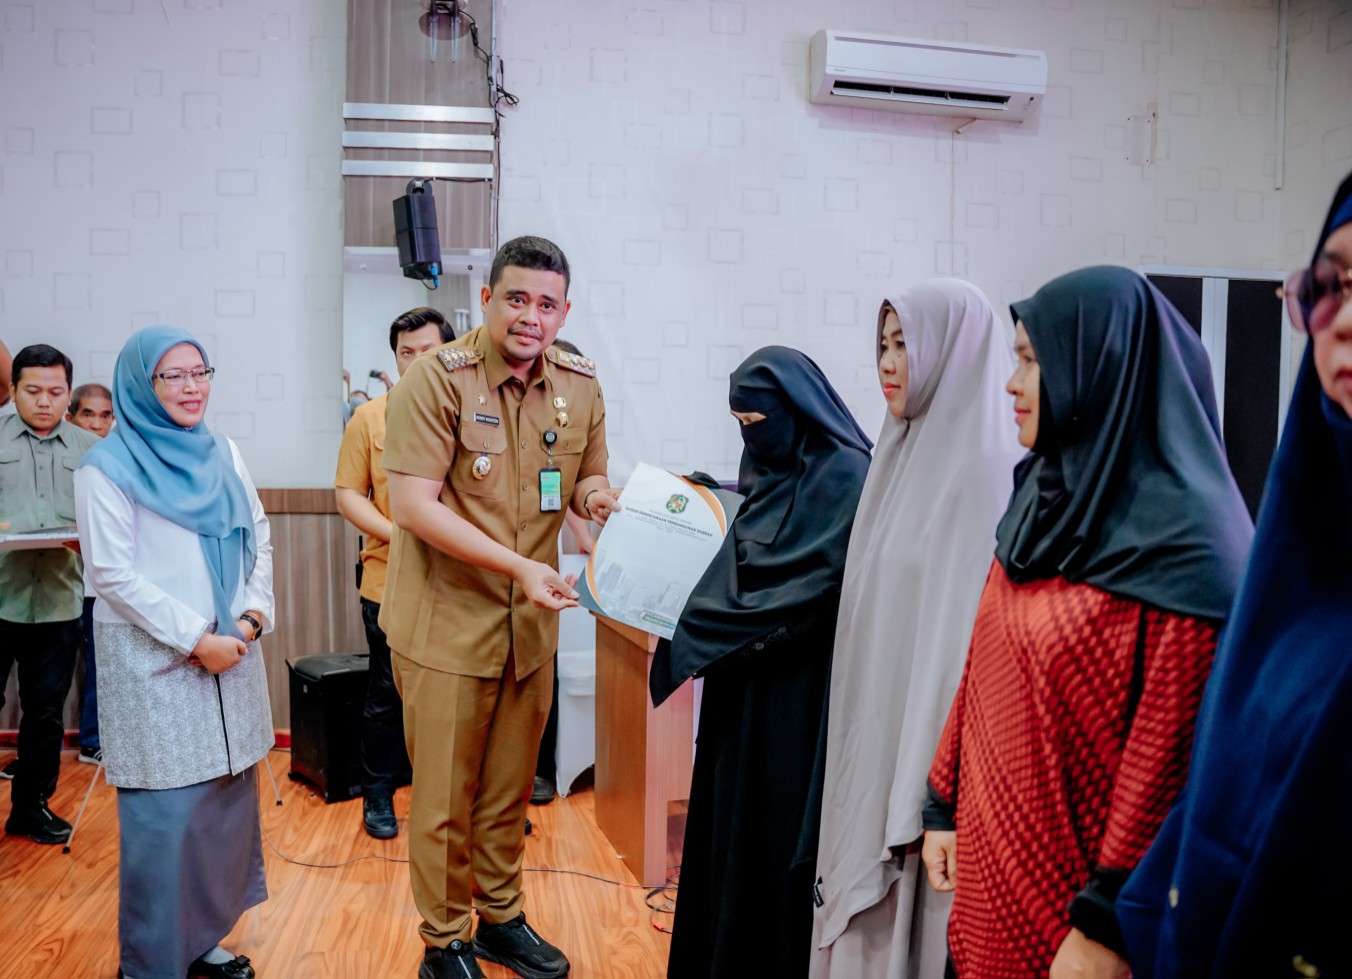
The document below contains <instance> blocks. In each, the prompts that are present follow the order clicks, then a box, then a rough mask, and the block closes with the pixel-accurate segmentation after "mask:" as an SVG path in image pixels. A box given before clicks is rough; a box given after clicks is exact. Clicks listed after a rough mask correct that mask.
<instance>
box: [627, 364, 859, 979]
mask: <svg viewBox="0 0 1352 979" xmlns="http://www.w3.org/2000/svg"><path fill="white" fill-rule="evenodd" d="M730 386H731V391H730V393H729V396H728V403H729V406H730V407H731V409H732V412H733V414H734V415H736V416H737V418H738V420H739V421H740V422H741V423H742V428H741V432H742V440H743V442H744V443H745V447H746V448H745V451H744V452H743V454H742V466H741V473H740V477H739V479H738V487H737V488H738V491H739V492H741V493H742V494H743V495H744V496H745V497H746V499H745V501H744V502H743V504H742V507H741V509H740V510H739V511H738V513H737V516H736V518H735V519H734V520H733V522H732V527H731V528H730V530H729V532H728V535H727V537H726V538H724V540H723V546H722V548H721V549H720V550H719V552H718V553H717V555H715V557H714V560H713V562H712V563H711V564H710V565H709V568H708V569H707V570H706V571H705V573H704V576H703V577H702V578H701V579H700V581H699V583H698V584H697V585H696V586H695V589H694V591H693V592H692V593H691V595H690V598H689V599H688V600H687V602H686V605H685V609H684V611H683V612H682V613H681V618H680V621H679V622H678V623H677V626H676V633H675V636H674V637H673V638H672V640H671V641H670V642H665V641H663V642H662V643H660V644H659V645H658V648H657V653H656V655H655V656H654V659H653V666H652V673H651V675H650V679H649V689H650V690H651V692H652V696H653V702H654V703H657V704H660V703H662V701H664V700H665V699H666V698H667V697H668V696H670V695H671V693H672V691H674V690H675V689H676V688H677V687H678V686H680V684H681V683H682V682H684V681H685V680H686V679H687V678H688V677H691V676H695V675H701V676H703V677H704V696H703V700H702V702H701V705H700V718H699V736H698V739H697V744H698V747H697V749H696V751H695V770H694V777H693V783H692V785H691V789H690V813H689V817H688V819H687V822H686V832H685V849H684V853H683V856H682V860H681V874H680V888H679V891H678V897H677V900H676V922H675V926H674V934H673V937H672V942H671V958H670V961H669V963H668V971H667V975H668V976H669V977H671V979H732V977H738V979H741V977H744V976H762V975H764V976H799V975H806V974H807V968H808V956H809V953H810V949H811V939H812V868H813V866H814V864H813V861H814V860H815V858H816V855H817V827H818V825H819V817H820V810H821V785H822V772H821V767H820V766H821V764H822V762H823V760H824V758H825V750H826V741H825V738H826V704H827V699H828V696H829V687H830V672H831V650H832V647H833V644H834V640H835V628H836V613H837V610H838V608H839V605H840V587H841V582H842V580H843V578H844V572H845V551H846V547H847V545H848V543H849V538H850V528H851V527H852V526H853V524H854V513H855V509H856V507H857V506H858V504H859V495H860V493H861V492H862V491H863V488H864V476H865V474H866V473H867V470H868V464H869V450H870V449H871V448H872V443H871V442H870V441H869V440H868V438H867V436H865V435H864V433H863V431H861V430H860V428H859V426H858V425H857V424H856V423H855V420H854V418H853V417H852V416H851V415H850V412H849V409H848V408H846V407H845V404H844V402H843V401H841V399H840V396H839V395H838V394H836V392H835V390H834V389H833V388H832V387H831V385H830V383H829V382H828V381H827V380H826V376H825V375H824V374H823V373H822V372H821V369H820V368H818V367H817V365H816V364H814V363H813V362H812V361H811V360H810V359H808V358H807V357H806V356H805V355H803V354H801V353H799V352H798V351H796V350H790V349H788V348H786V347H766V348H764V349H762V350H758V351H756V352H755V353H754V354H752V355H751V356H750V357H748V358H747V360H746V361H745V362H744V363H743V364H742V365H741V366H740V367H738V368H737V370H736V371H734V372H733V374H732V378H731V385H730Z"/></svg>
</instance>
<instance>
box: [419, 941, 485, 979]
mask: <svg viewBox="0 0 1352 979" xmlns="http://www.w3.org/2000/svg"><path fill="white" fill-rule="evenodd" d="M418 979H484V970H483V969H480V968H479V963H478V961H477V960H476V959H475V958H474V946H473V944H472V943H470V944H466V943H465V942H461V941H454V942H451V944H450V945H447V946H446V947H445V948H429V949H428V950H427V951H426V952H423V960H422V965H420V966H418Z"/></svg>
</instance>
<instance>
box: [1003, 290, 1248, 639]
mask: <svg viewBox="0 0 1352 979" xmlns="http://www.w3.org/2000/svg"><path fill="white" fill-rule="evenodd" d="M1011 309H1012V312H1013V314H1014V317H1015V319H1016V320H1021V321H1022V322H1023V325H1024V328H1025V329H1026V330H1027V331H1028V336H1029V339H1030V340H1031V341H1032V344H1033V350H1034V352H1035V353H1036V356H1037V360H1038V363H1039V364H1040V365H1041V374H1042V394H1041V403H1040V405H1039V420H1038V439H1037V444H1036V445H1035V446H1034V448H1033V451H1032V452H1031V453H1030V454H1029V455H1028V456H1027V457H1026V458H1025V459H1024V461H1023V462H1021V463H1020V464H1019V466H1018V468H1017V469H1016V470H1015V475H1014V480H1015V489H1014V495H1013V497H1012V498H1011V499H1010V504H1009V509H1008V510H1007V511H1006V513H1005V515H1004V517H1003V518H1002V519H1001V521H1000V524H999V527H998V528H997V530H996V551H995V553H996V557H997V558H998V559H999V561H1000V564H1001V565H1002V566H1003V568H1004V569H1005V573H1006V574H1008V575H1009V577H1010V579H1011V580H1013V581H1016V582H1026V581H1033V580H1037V579H1041V578H1052V577H1064V578H1066V579H1068V580H1070V581H1073V582H1085V583H1088V584H1091V585H1094V586H1095V587H1097V588H1101V589H1102V590H1104V591H1107V592H1110V593H1112V594H1114V595H1118V596H1121V597H1123V598H1129V599H1133V600H1135V601H1138V602H1141V603H1143V604H1146V605H1150V606H1153V607H1155V608H1161V609H1168V610H1169V611H1173V612H1180V613H1183V614H1184V615H1193V616H1200V617H1203V618H1209V619H1222V618H1224V617H1225V615H1226V613H1227V611H1229V608H1230V603H1231V601H1232V600H1233V599H1234V595H1235V591H1236V589H1237V588H1238V585H1239V578H1240V574H1241V572H1242V571H1243V567H1244V557H1245V554H1246V553H1247V551H1248V546H1249V541H1250V540H1251V538H1252V536H1253V523H1252V521H1251V520H1250V518H1249V514H1248V511H1247V509H1246V508H1245V506H1244V501H1243V499H1242V497H1241V496H1240V494H1239V489H1238V487H1237V486H1236V485H1235V481H1234V477H1233V476H1232V475H1231V474H1230V467H1229V464H1228V462H1227V461H1226V457H1225V449H1224V448H1223V447H1222V445H1221V437H1220V422H1219V421H1218V415H1217V411H1216V397H1215V394H1214V392H1213V390H1212V384H1211V371H1210V367H1209V365H1208V361H1207V357H1206V352H1205V350H1204V349H1203V347H1202V343H1201V340H1200V339H1199V338H1198V336H1197V334H1196V333H1195V332H1194V331H1193V329H1192V327H1190V326H1189V325H1188V323H1187V321H1186V320H1184V319H1183V317H1182V315H1181V314H1180V313H1179V312H1178V311H1177V310H1176V309H1174V307H1173V306H1172V305H1171V304H1170V303H1169V301H1168V300H1167V299H1165V298H1164V296H1162V295H1161V294H1160V293H1159V292H1158V291H1157V290H1156V289H1155V287H1154V286H1152V285H1150V283H1148V282H1147V281H1146V280H1145V279H1143V278H1142V277H1141V276H1139V275H1137V274H1136V273H1135V272H1132V271H1130V270H1128V269H1124V268H1117V267H1114V266H1098V267H1094V268H1085V269H1079V270H1078V271H1075V272H1070V273H1068V274H1066V275H1063V276H1060V277H1059V278H1056V279H1053V280H1052V281H1051V282H1049V283H1047V285H1045V286H1043V287H1042V288H1041V289H1039V290H1038V291H1037V293H1036V294H1034V295H1033V297H1032V298H1031V299H1025V300H1023V301H1022V302H1018V303H1015V304H1014V305H1013V306H1012V307H1011Z"/></svg>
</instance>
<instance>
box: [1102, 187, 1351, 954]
mask: <svg viewBox="0 0 1352 979" xmlns="http://www.w3.org/2000/svg"><path fill="white" fill-rule="evenodd" d="M1350 269H1352V176H1349V177H1348V178H1347V179H1346V180H1344V181H1343V184H1342V186H1341V187H1340V188H1339V189H1338V193H1337V195H1336V196H1335V197H1334V200H1333V205H1332V207H1331V208H1330V209H1329V213H1328V217H1327V219H1326V220H1325V223H1324V228H1323V232H1322V233H1321V234H1320V236H1319V244H1318V246H1317V247H1316V248H1315V251H1314V258H1313V260H1312V263H1311V267H1310V268H1309V269H1306V270H1303V271H1302V272H1298V273H1296V274H1295V275H1293V276H1292V277H1291V279H1290V280H1288V282H1287V286H1286V288H1285V290H1284V293H1285V296H1286V300H1287V308H1288V310H1289V311H1290V315H1291V321H1292V325H1293V326H1295V327H1296V328H1297V329H1298V330H1302V331H1303V332H1306V333H1308V335H1309V338H1310V339H1309V343H1308V344H1307V347H1306V350H1305V355H1304V358H1303V360H1302V361H1301V365H1300V372H1299V375H1298V376H1297V378H1296V384H1295V389H1294V391H1293V392H1292V394H1291V404H1290V408H1289V410H1288V411H1287V415H1286V424H1285V427H1284V428H1283V430H1282V436H1281V442H1280V444H1279V445H1278V447H1277V453H1276V456H1275V457H1274V459H1273V462H1272V469H1271V472H1270V473H1269V475H1268V481H1267V486H1266V488H1265V490H1264V493H1263V503H1262V507H1261V509H1260V510H1259V512H1258V531H1257V535H1256V536H1255V538H1254V547H1253V552H1252V554H1251V556H1250V559H1249V565H1248V569H1247V570H1246V572H1245V576H1244V581H1243V584H1242V585H1241V587H1240V592H1239V597H1238V599H1237V600H1236V602H1235V607H1234V611H1233V612H1232V613H1231V616H1230V625H1229V626H1228V628H1227V630H1226V634H1225V637H1224V639H1223V641H1222V643H1221V647H1220V650H1219V651H1218V652H1217V655H1216V669H1215V672H1214V673H1213V675H1212V678H1211V682H1210V684H1209V685H1208V687H1207V695H1206V700H1205V702H1204V704H1203V707H1202V713H1201V715H1200V717H1199V718H1198V723H1197V742H1196V748H1195V750H1194V752H1193V756H1192V770H1191V774H1190V775H1189V778H1188V785H1187V788H1186V790H1185V791H1184V794H1183V796H1182V798H1181V799H1180V800H1179V803H1178V805H1177V806H1176V807H1175V808H1174V811H1173V812H1172V813H1171V814H1170V816H1169V819H1168V821H1167V822H1166V823H1165V824H1164V828H1163V829H1162V830H1161V832H1160V836H1159V839H1158V840H1157V841H1156V843H1155V845H1154V846H1153V847H1152V848H1151V850H1150V852H1149V853H1148V854H1146V857H1145V860H1144V861H1143V862H1142V864H1141V866H1140V867H1139V868H1138V869H1137V871H1136V874H1135V875H1134V876H1133V877H1132V879H1131V882H1130V883H1129V884H1128V886H1127V888H1126V890H1125V891H1124V892H1123V894H1122V897H1121V899H1120V900H1119V915H1120V916H1121V918H1122V928H1123V932H1124V933H1125V935H1126V939H1127V946H1128V949H1129V951H1130V953H1131V964H1132V968H1133V970H1134V974H1135V975H1136V976H1138V977H1142V979H1175V977H1179V979H1181V977H1185V976H1186V977H1188V979H1206V977H1215V979H1220V977H1227V979H1228V977H1232V976H1264V977H1269V979H1285V977H1324V979H1329V977H1334V976H1338V977H1344V976H1349V975H1352V945H1349V943H1348V939H1347V918H1348V912H1349V909H1352V899H1349V897H1348V894H1349V890H1350V889H1352V842H1349V838H1348V829H1349V827H1352V273H1350V272H1349V270H1350Z"/></svg>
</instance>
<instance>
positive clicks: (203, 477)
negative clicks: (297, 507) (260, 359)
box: [80, 326, 258, 639]
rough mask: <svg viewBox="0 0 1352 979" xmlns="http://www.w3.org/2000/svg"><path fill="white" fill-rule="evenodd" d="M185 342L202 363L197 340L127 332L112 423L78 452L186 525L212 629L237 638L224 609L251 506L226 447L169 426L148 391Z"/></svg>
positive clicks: (245, 557)
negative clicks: (206, 585)
mask: <svg viewBox="0 0 1352 979" xmlns="http://www.w3.org/2000/svg"><path fill="white" fill-rule="evenodd" d="M180 343H190V344H192V345H193V346H194V347H196V348H197V349H198V351H200V352H201V354H202V362H203V363H210V362H209V360H208V359H207V352H206V350H205V349H203V347H202V345H201V344H200V343H199V342H198V341H197V340H196V339H194V338H193V336H192V335H191V334H190V333H188V332H187V331H186V330H183V329H180V328H179V327H176V326H148V327H146V328H145V329H142V330H138V331H136V332H135V333H133V334H132V335H131V339H129V340H128V341H127V342H126V344H125V345H124V346H123V347H122V352H121V353H120V354H118V355H117V363H116V365H115V366H114V367H113V411H114V413H115V415H116V417H117V425H116V426H114V427H113V430H112V431H111V432H109V433H108V437H107V438H105V439H104V440H103V441H102V442H100V443H99V444H98V445H96V446H94V447H93V448H91V449H90V450H89V451H88V452H87V453H85V455H84V458H83V459H81V460H80V465H81V466H93V467H94V468H95V469H98V470H99V471H100V472H102V473H103V474H104V475H105V476H107V477H108V479H109V480H110V481H112V483H113V485H115V486H116V487H117V488H118V489H120V490H121V491H122V492H123V493H125V494H126V495H127V496H128V497H129V498H130V499H131V500H132V501H133V502H135V503H136V504H138V505H139V506H143V507H145V508H146V509H147V510H150V511H152V512H154V513H158V514H159V515H160V516H162V517H164V518H165V519H166V520H169V521H171V522H172V523H175V524H178V525H179V526H180V527H183V528H186V529H187V530H191V531H192V532H194V533H195V534H197V535H198V539H199V540H200V541H201V545H202V554H203V556H204V557H205V558H206V562H207V568H208V569H209V570H210V571H211V585H212V589H211V590H212V597H213V599H214V604H215V607H216V631H217V632H218V633H220V634H222V635H231V636H234V637H235V638H237V639H242V638H243V636H241V635H240V634H239V630H238V629H237V628H236V627H235V613H236V611H242V610H235V609H232V608H231V603H232V601H233V600H234V597H235V593H236V591H237V590H238V589H239V587H240V586H241V584H242V583H243V582H244V581H245V580H247V579H248V576H249V573H250V572H251V571H252V570H253V566H254V561H255V559H256V558H257V555H258V549H257V545H256V544H255V541H254V521H253V509H252V507H251V506H250V504H249V497H248V494H247V493H246V492H245V490H244V481H243V480H242V479H240V478H239V474H238V473H237V472H235V466H234V460H233V457H232V455H231V452H230V445H229V443H227V442H226V440H225V439H224V438H222V437H221V436H219V435H214V434H213V433H212V432H211V431H210V430H209V429H208V428H207V426H206V422H199V423H198V424H197V425H196V426H195V427H193V428H180V427H179V426H177V425H175V424H174V422H173V420H172V419H171V418H170V417H169V413H168V412H167V411H166V410H165V408H164V405H162V404H160V399H159V397H158V396H157V395H156V394H155V382H154V379H153V378H152V377H151V374H152V373H153V372H154V370H155V365H156V364H158V363H159V362H160V358H161V357H163V356H164V355H165V354H166V353H168V352H169V350H170V348H172V347H176V346H178V345H179V344H180Z"/></svg>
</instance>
